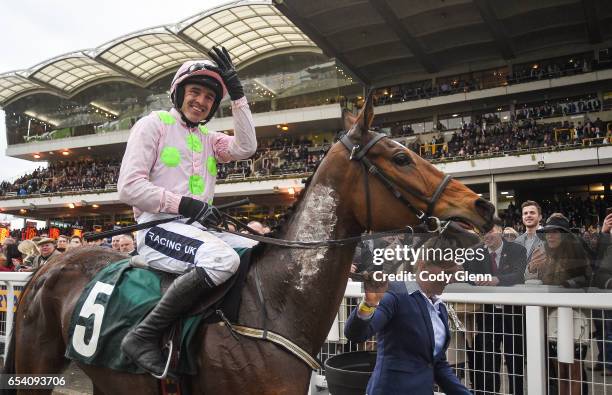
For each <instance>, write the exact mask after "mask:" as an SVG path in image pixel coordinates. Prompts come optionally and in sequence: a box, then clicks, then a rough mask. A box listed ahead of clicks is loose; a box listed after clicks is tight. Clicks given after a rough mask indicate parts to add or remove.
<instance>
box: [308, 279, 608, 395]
mask: <svg viewBox="0 0 612 395" xmlns="http://www.w3.org/2000/svg"><path fill="white" fill-rule="evenodd" d="M448 290H449V292H447V293H445V294H444V295H443V299H444V300H445V301H446V303H447V306H450V308H451V309H452V310H453V311H454V313H455V314H454V315H453V314H452V313H451V314H450V315H449V326H450V329H451V340H450V344H449V348H448V351H447V359H448V361H449V364H450V365H451V367H452V368H453V369H454V370H455V373H456V374H457V376H458V377H459V378H460V379H461V381H462V382H463V383H464V384H465V385H466V386H467V387H468V388H470V389H471V390H472V391H473V392H474V394H537V395H540V394H547V393H548V394H612V375H611V376H607V375H606V367H607V368H609V369H610V370H609V372H610V374H612V294H610V293H601V292H602V291H601V290H593V292H585V291H584V290H568V289H564V288H559V287H550V286H515V287H495V288H493V287H471V286H468V285H465V284H461V285H458V284H457V285H454V286H452V287H449V289H448ZM361 296H362V293H361V284H360V283H352V282H349V283H348V285H347V289H346V292H345V297H344V299H343V302H342V305H341V306H340V309H339V311H338V317H337V319H336V321H335V322H334V324H333V326H332V328H331V330H330V333H329V336H328V339H327V341H326V343H325V344H324V346H323V348H322V349H321V352H320V354H319V358H320V359H321V360H322V361H325V360H326V359H327V358H329V357H330V356H333V355H336V354H340V353H343V352H349V351H357V350H374V349H375V348H376V344H375V339H370V340H368V341H367V342H365V343H359V344H355V343H352V342H350V341H348V340H347V339H346V338H345V337H344V335H343V332H344V323H345V321H346V318H347V317H348V315H349V314H350V312H351V310H352V309H353V308H355V307H356V306H357V304H358V303H359V300H360V298H361ZM600 367H603V370H599V368H600ZM317 373H318V374H319V375H321V376H322V375H323V374H324V371H323V370H322V371H320V372H317ZM314 381H315V382H317V383H320V384H321V383H323V385H324V379H323V377H318V378H317V379H316V380H314ZM319 393H321V392H319Z"/></svg>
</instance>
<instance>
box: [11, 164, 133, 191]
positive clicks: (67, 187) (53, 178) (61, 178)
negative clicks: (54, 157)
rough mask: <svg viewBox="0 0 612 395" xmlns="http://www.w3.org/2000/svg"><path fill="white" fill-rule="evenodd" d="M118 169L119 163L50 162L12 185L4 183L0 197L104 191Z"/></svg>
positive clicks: (114, 177)
mask: <svg viewBox="0 0 612 395" xmlns="http://www.w3.org/2000/svg"><path fill="white" fill-rule="evenodd" d="M120 166H121V161H120V160H119V159H111V160H97V161H93V160H85V161H61V162H51V163H49V165H48V167H46V168H43V167H41V168H38V169H36V170H34V171H33V172H32V173H30V174H26V175H24V176H22V177H20V178H18V179H17V180H15V181H14V182H12V183H10V182H7V181H3V182H2V183H1V184H0V196H4V195H7V194H17V196H27V195H35V194H42V193H59V192H70V191H81V190H98V189H104V188H105V187H106V185H107V184H113V183H116V182H117V178H118V176H119V167H120Z"/></svg>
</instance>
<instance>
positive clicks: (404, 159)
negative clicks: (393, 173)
mask: <svg viewBox="0 0 612 395" xmlns="http://www.w3.org/2000/svg"><path fill="white" fill-rule="evenodd" d="M392 160H393V163H395V164H396V165H398V166H408V165H409V164H410V163H412V161H411V160H410V157H409V156H408V155H406V154H404V153H401V154H397V155H395V156H394V157H393V159H392Z"/></svg>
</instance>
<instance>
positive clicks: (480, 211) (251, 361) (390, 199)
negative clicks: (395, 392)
mask: <svg viewBox="0 0 612 395" xmlns="http://www.w3.org/2000/svg"><path fill="white" fill-rule="evenodd" d="M345 116H346V117H348V118H347V119H345V121H347V122H348V124H352V125H353V126H352V128H351V129H350V130H349V131H348V132H347V133H346V137H345V138H344V139H343V140H341V141H339V142H336V143H335V144H334V145H332V147H331V148H330V149H329V151H328V152H327V154H326V155H325V157H324V159H323V160H322V162H321V163H320V165H319V166H318V168H317V169H316V171H315V173H314V175H313V176H312V178H311V180H310V183H309V184H308V185H307V187H306V188H305V189H304V190H303V191H302V196H301V197H300V199H299V201H298V203H297V205H296V209H295V211H294V212H293V213H292V214H291V215H290V216H289V217H288V218H287V221H286V223H285V224H284V225H283V226H282V227H281V228H280V230H279V231H278V236H279V238H283V239H289V240H302V241H318V240H327V239H339V238H347V237H353V236H358V235H360V234H361V233H362V232H363V231H364V230H365V229H368V230H373V231H379V230H380V231H383V230H389V229H398V228H402V227H405V226H407V225H416V224H419V223H422V222H423V221H426V220H427V218H426V215H427V216H428V217H433V216H435V217H437V218H439V219H441V220H449V219H453V220H454V221H456V222H458V223H461V224H462V226H463V227H475V228H477V229H479V230H481V231H487V230H488V229H489V228H490V227H491V226H492V224H493V221H494V211H495V210H494V207H493V206H492V205H491V204H490V203H489V202H487V201H485V200H483V199H481V198H479V197H478V196H477V195H476V194H475V193H474V192H472V191H471V190H470V189H468V188H467V187H466V186H464V185H463V184H461V183H460V182H458V181H457V180H454V179H450V178H449V177H448V176H445V175H444V174H443V173H442V172H440V171H439V170H437V169H436V168H435V167H434V166H433V165H431V164H430V163H429V162H427V161H426V160H424V159H422V158H421V157H419V156H418V155H416V154H415V153H414V152H412V151H410V150H409V149H407V148H406V147H404V146H403V145H401V144H399V143H397V142H395V141H393V140H391V139H388V138H382V136H381V135H380V134H379V133H375V132H373V131H370V126H371V121H372V118H373V111H372V98H371V96H369V97H368V99H367V100H366V103H365V105H364V108H363V109H362V111H361V112H360V114H359V115H358V116H356V117H355V116H353V115H351V114H345ZM366 162H367V163H368V164H369V165H368V167H369V166H370V165H374V166H375V167H376V169H377V170H378V172H379V173H380V174H382V178H381V177H380V175H376V174H374V173H375V172H376V171H373V170H372V168H370V170H369V171H366V170H365V169H366V166H365V165H364V163H366ZM362 181H363V182H362ZM389 183H390V184H389ZM419 217H420V219H419ZM356 244H357V241H355V242H353V243H350V244H348V245H328V246H324V247H319V248H315V249H297V248H282V247H280V248H279V247H276V246H269V245H266V246H259V247H257V248H258V251H256V252H254V253H253V256H254V264H253V265H252V266H251V270H250V271H249V273H248V276H247V282H246V285H245V287H244V289H243V290H242V303H241V307H240V311H239V319H238V321H239V323H240V324H241V325H247V326H250V327H254V328H262V327H264V323H263V322H262V321H263V320H264V318H262V314H261V304H260V301H259V297H258V289H257V287H256V286H255V274H254V270H253V268H254V267H257V271H258V272H259V275H258V276H259V278H260V280H261V284H262V290H261V291H262V293H263V297H264V299H265V301H266V309H267V317H266V318H265V319H266V320H267V322H266V326H267V328H268V329H269V330H270V331H273V332H275V333H278V334H281V335H282V336H284V337H285V338H287V339H290V340H291V341H292V342H293V343H295V344H297V345H298V346H300V347H301V348H302V349H303V350H304V351H306V352H307V353H309V354H310V355H312V356H316V355H317V353H318V352H319V350H320V349H321V346H322V345H323V343H324V341H325V339H326V336H327V334H328V332H329V328H330V327H331V325H332V323H333V321H334V317H335V316H336V313H337V311H338V308H339V306H340V302H341V300H342V297H343V294H344V290H345V286H346V282H347V278H348V276H349V270H350V266H351V261H352V257H353V253H354V251H355V247H356ZM124 257H125V256H124V255H121V254H118V253H114V252H112V251H110V250H104V251H103V250H102V249H101V248H96V247H94V248H88V247H84V248H82V249H77V250H74V251H71V252H68V253H66V254H65V255H64V256H63V257H60V258H58V259H56V260H54V261H52V262H49V263H48V264H46V265H45V266H43V267H42V268H41V269H40V270H38V271H37V272H36V273H34V274H33V276H32V278H31V279H30V281H29V282H28V284H27V285H26V287H25V288H24V290H23V292H22V294H21V301H20V303H19V305H18V307H17V312H16V314H15V324H14V331H13V334H12V336H11V340H10V344H9V355H8V357H7V361H6V364H5V369H4V372H5V373H11V374H26V373H29V374H43V373H45V374H52V373H60V372H62V371H63V370H64V369H65V368H66V366H67V365H68V363H69V361H68V360H67V359H66V358H65V357H64V353H65V350H66V345H67V344H68V341H69V339H68V326H69V323H70V319H71V316H72V313H73V310H74V308H75V304H76V302H77V299H78V298H79V296H80V295H81V292H82V291H83V288H84V287H85V286H86V284H87V283H88V282H89V281H90V280H91V279H92V277H93V276H94V275H95V274H96V273H97V272H98V271H99V270H100V269H101V268H103V267H104V266H106V265H107V264H108V263H109V262H113V261H117V260H119V259H121V258H124ZM198 338H199V339H200V341H199V342H197V343H198V345H197V347H194V348H196V349H195V350H193V351H192V352H195V353H197V361H198V374H197V375H194V376H190V378H189V380H190V387H191V390H192V392H193V393H195V394H215V395H216V394H241V395H247V394H257V395H261V394H289V395H296V394H306V393H307V392H308V388H309V382H310V376H311V369H310V368H309V367H308V366H307V365H306V364H305V363H304V362H303V361H302V360H300V359H298V358H297V357H296V356H294V355H293V354H290V353H289V352H287V351H286V350H284V349H281V348H280V347H278V346H277V345H275V344H273V343H271V342H268V341H263V340H257V339H251V338H247V337H242V336H240V335H239V340H238V339H236V338H234V337H233V336H232V334H231V333H230V331H229V330H228V328H227V327H225V326H222V325H218V324H211V325H207V326H202V327H201V328H200V329H199V336H198ZM117 352H119V350H117ZM79 366H80V368H81V369H82V370H83V371H84V372H85V373H86V374H87V375H88V376H89V377H90V378H91V380H92V382H93V385H94V391H95V394H96V395H100V394H104V395H134V394H147V395H149V394H159V393H160V389H159V384H158V381H157V380H156V379H154V378H153V377H152V376H150V375H148V374H129V373H124V372H118V371H114V370H110V369H106V368H101V367H94V366H88V365H81V364H79ZM18 393H19V394H30V393H37V394H38V393H47V394H50V393H51V390H46V391H41V390H37V391H33V390H20V391H19V392H18Z"/></svg>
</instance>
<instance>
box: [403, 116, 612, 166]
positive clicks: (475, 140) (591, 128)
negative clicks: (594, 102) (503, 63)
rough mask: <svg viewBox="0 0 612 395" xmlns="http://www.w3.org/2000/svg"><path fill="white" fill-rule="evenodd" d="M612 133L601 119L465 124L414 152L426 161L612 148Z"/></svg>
mask: <svg viewBox="0 0 612 395" xmlns="http://www.w3.org/2000/svg"><path fill="white" fill-rule="evenodd" d="M611 141H612V131H610V130H607V125H606V124H605V123H604V122H603V121H602V120H601V119H599V118H597V119H596V120H595V121H590V120H587V121H586V122H585V123H584V124H583V123H582V122H578V123H574V122H568V121H564V122H555V123H548V124H537V123H536V122H535V121H534V120H532V119H524V120H519V121H512V122H505V123H494V124H487V125H486V126H484V127H483V124H482V123H471V122H470V123H464V124H463V126H462V127H461V129H459V130H457V131H454V132H453V133H452V134H451V136H450V137H449V138H446V139H445V138H444V136H443V135H442V134H441V133H440V134H438V135H436V136H434V137H433V138H432V139H430V140H427V141H423V139H422V138H421V136H418V137H417V138H416V139H415V140H414V141H413V142H411V144H410V148H411V149H413V150H414V151H415V152H417V153H419V154H421V155H422V156H423V157H424V158H425V159H429V160H434V159H438V160H443V159H448V158H465V157H468V158H469V157H474V156H494V155H498V154H503V153H509V152H516V151H521V150H532V149H536V148H549V147H558V146H565V145H592V144H609V143H610V142H611Z"/></svg>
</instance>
